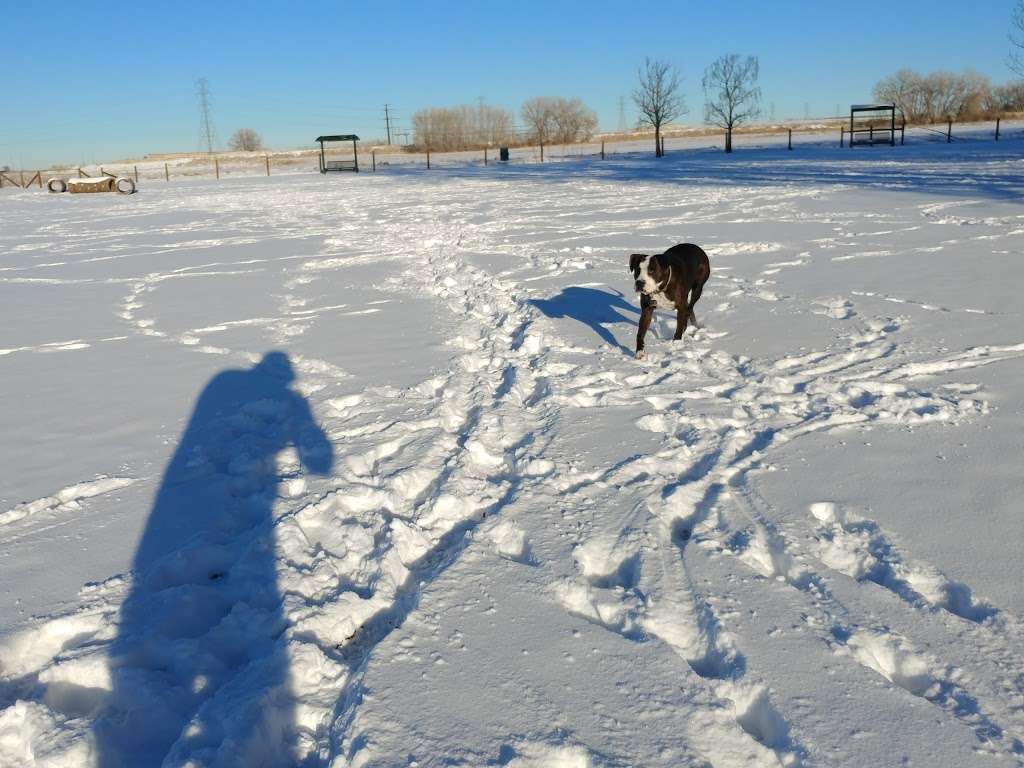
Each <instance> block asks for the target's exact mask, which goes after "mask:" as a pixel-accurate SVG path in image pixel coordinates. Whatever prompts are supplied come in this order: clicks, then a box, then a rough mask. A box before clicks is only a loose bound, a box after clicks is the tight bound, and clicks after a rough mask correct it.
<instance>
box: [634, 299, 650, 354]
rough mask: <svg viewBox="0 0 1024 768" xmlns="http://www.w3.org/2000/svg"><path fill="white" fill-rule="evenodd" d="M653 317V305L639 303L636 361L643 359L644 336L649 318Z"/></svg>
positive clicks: (648, 324) (648, 326)
mask: <svg viewBox="0 0 1024 768" xmlns="http://www.w3.org/2000/svg"><path fill="white" fill-rule="evenodd" d="M652 317H654V305H651V304H644V303H643V302H641V305H640V327H639V328H637V331H636V359H637V360H643V359H644V336H646V335H647V329H648V328H650V327H651V318H652Z"/></svg>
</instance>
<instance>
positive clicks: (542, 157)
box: [540, 141, 544, 163]
mask: <svg viewBox="0 0 1024 768" xmlns="http://www.w3.org/2000/svg"><path fill="white" fill-rule="evenodd" d="M540 161H541V162H542V163H543V162H544V142H543V141H542V142H541V143H540Z"/></svg>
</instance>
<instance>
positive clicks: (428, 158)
mask: <svg viewBox="0 0 1024 768" xmlns="http://www.w3.org/2000/svg"><path fill="white" fill-rule="evenodd" d="M427 170H428V171H429V170H430V150H429V149H428V150H427Z"/></svg>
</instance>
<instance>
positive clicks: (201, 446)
mask: <svg viewBox="0 0 1024 768" xmlns="http://www.w3.org/2000/svg"><path fill="white" fill-rule="evenodd" d="M294 379H295V374H294V372H293V370H292V366H291V363H290V361H289V359H288V357H287V355H285V354H284V353H282V352H270V353H268V354H267V355H265V356H264V357H263V359H262V360H261V361H260V362H259V363H257V364H256V365H254V366H252V367H251V368H248V369H239V370H226V371H222V372H220V373H218V374H217V375H216V376H214V377H213V378H212V379H211V380H210V381H209V382H208V383H207V385H206V386H205V387H204V389H203V391H202V392H201V393H200V395H199V397H198V399H197V400H196V403H195V407H194V409H193V411H192V415H191V418H190V420H189V423H188V426H187V427H186V428H185V431H184V433H183V434H182V436H181V439H180V441H179V442H178V445H177V449H176V450H175V452H174V455H173V457H172V458H171V460H170V462H169V464H168V465H167V468H166V470H165V472H164V475H163V479H162V481H161V484H160V487H159V489H158V491H157V493H156V498H155V499H154V502H153V507H152V510H151V511H150V514H149V518H148V519H147V521H146V525H145V528H144V530H143V532H142V537H141V539H140V541H139V544H138V548H137V550H136V553H135V558H134V562H133V565H132V571H133V579H132V581H131V584H130V588H129V590H128V592H127V595H126V597H125V600H124V602H123V604H122V607H121V612H120V616H119V617H118V621H117V627H116V632H117V634H116V637H115V638H114V639H113V642H112V644H111V648H110V651H109V659H108V661H109V665H110V672H111V683H112V685H111V689H110V692H109V695H107V696H106V697H105V700H104V701H102V702H101V703H100V704H99V707H98V709H99V712H97V713H96V715H97V716H96V718H95V720H94V726H93V731H94V734H95V737H96V749H97V753H98V754H97V763H96V764H97V766H99V768H122V767H126V766H141V765H160V764H162V763H164V762H170V763H174V764H176V765H177V764H178V763H179V762H180V763H182V764H183V763H185V762H189V761H190V760H191V759H195V758H198V762H201V763H203V764H214V763H216V764H236V762H237V764H240V765H252V764H256V763H258V762H261V761H262V760H263V759H264V758H265V757H266V756H267V755H270V756H271V757H270V758H268V761H269V762H275V760H274V757H273V756H274V755H277V756H278V757H280V754H279V753H281V752H285V753H286V752H287V742H288V741H289V739H290V738H291V736H292V731H294V728H295V726H294V723H293V720H294V717H293V713H292V709H293V705H292V702H291V698H290V695H289V694H290V691H289V686H288V659H287V655H286V652H285V647H284V645H283V638H282V634H283V630H284V629H285V626H286V624H287V620H286V617H285V615H284V607H283V595H282V594H281V590H280V588H279V586H278V581H277V567H276V560H277V553H276V551H275V543H274V536H273V508H274V503H275V500H276V499H277V498H278V496H279V495H280V494H281V493H283V491H281V490H280V485H281V483H282V482H284V481H286V480H287V479H288V478H289V477H292V476H295V477H298V476H300V475H301V473H302V472H303V471H305V472H308V473H312V474H319V475H323V474H326V473H327V472H329V470H330V468H331V465H332V463H333V450H332V446H331V444H330V443H329V442H328V439H327V437H326V436H325V434H324V432H323V430H322V429H321V428H320V427H319V426H318V425H317V424H316V422H315V420H314V418H313V414H312V411H311V409H310V407H309V403H308V402H307V401H306V400H305V398H303V397H302V396H301V395H300V394H298V393H297V392H296V391H295V390H294V389H293V388H292V386H291V385H292V382H293V381H294ZM229 752H233V753H234V754H233V757H231V758H228V757H227V753H229ZM190 764H191V763H190Z"/></svg>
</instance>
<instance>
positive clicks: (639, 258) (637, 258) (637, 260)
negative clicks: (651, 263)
mask: <svg viewBox="0 0 1024 768" xmlns="http://www.w3.org/2000/svg"><path fill="white" fill-rule="evenodd" d="M646 258H647V254H646V253H634V254H632V255H631V256H630V257H629V271H630V272H636V268H637V267H639V266H640V264H641V263H643V260H644V259H646Z"/></svg>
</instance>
